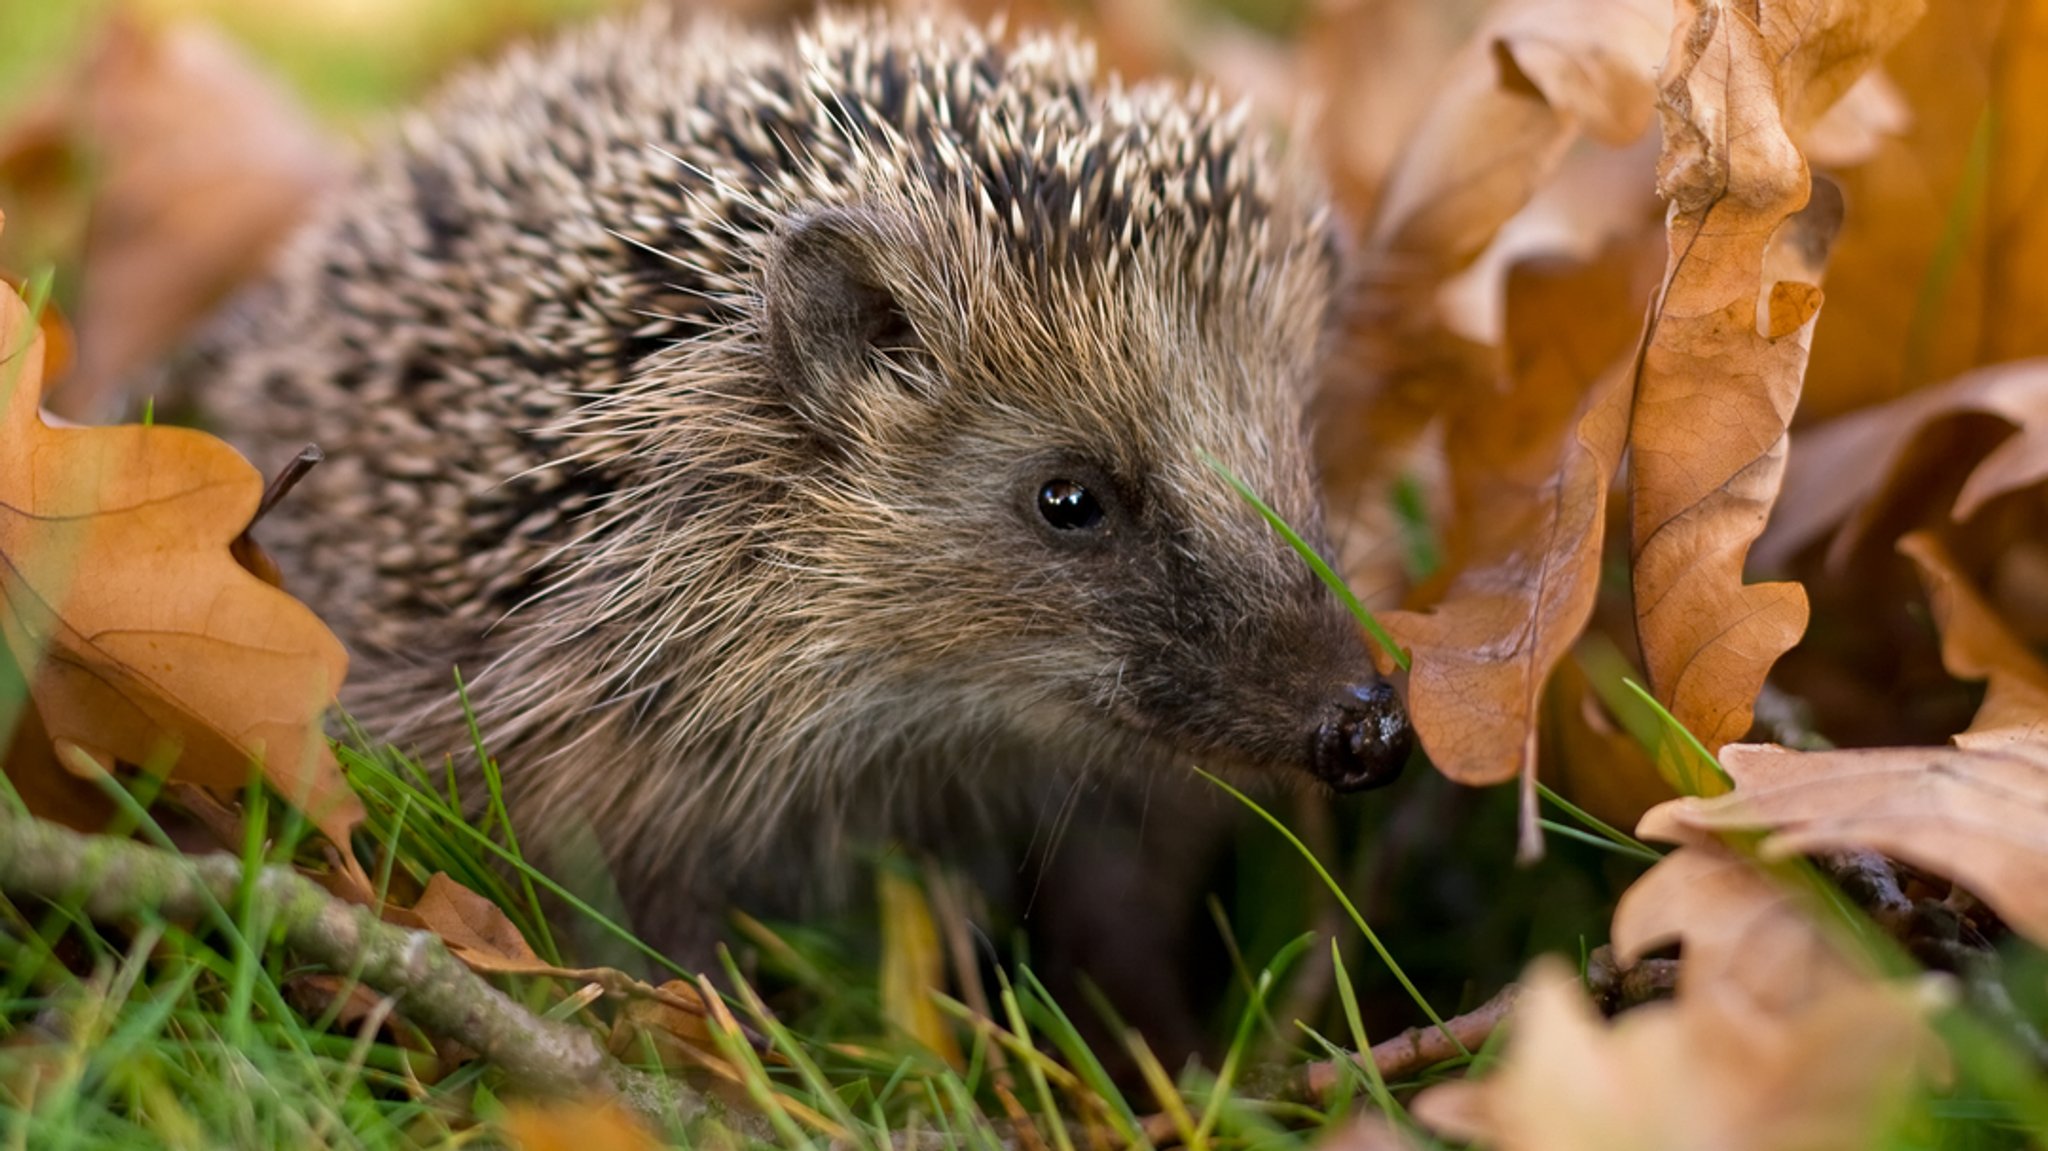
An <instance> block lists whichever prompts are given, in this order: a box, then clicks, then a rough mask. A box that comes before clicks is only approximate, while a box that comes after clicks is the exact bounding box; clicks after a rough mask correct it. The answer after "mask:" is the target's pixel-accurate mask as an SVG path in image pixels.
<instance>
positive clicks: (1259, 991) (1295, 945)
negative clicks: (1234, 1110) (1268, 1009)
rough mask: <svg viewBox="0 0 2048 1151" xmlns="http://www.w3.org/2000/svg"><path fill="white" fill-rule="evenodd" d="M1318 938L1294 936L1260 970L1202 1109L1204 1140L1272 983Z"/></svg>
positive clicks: (1199, 1129)
mask: <svg viewBox="0 0 2048 1151" xmlns="http://www.w3.org/2000/svg"><path fill="white" fill-rule="evenodd" d="M1315 938H1316V937H1315V933H1314V932H1312V931H1307V932H1303V933H1302V934H1300V935H1297V936H1295V937H1294V938H1293V939H1291V940H1289V941H1288V942H1287V943H1286V944H1285V945H1284V946H1282V947H1281V948H1280V950H1279V951H1277V952H1275V953H1274V955H1273V958H1272V960H1271V961H1270V962H1268V963H1267V964H1266V966H1265V968H1264V969H1263V970H1261V971H1260V972H1259V977H1258V981H1257V982H1256V983H1255V984H1254V985H1253V988H1252V997H1251V999H1250V1000H1249V1001H1248V1002H1247V1003H1246V1004H1245V1007H1244V1010H1243V1011H1242V1012H1239V1013H1238V1018H1237V1033H1236V1034H1235V1035H1234V1036H1232V1037H1231V1041H1230V1046H1229V1047H1228V1048H1226V1049H1225V1050H1224V1052H1223V1066H1222V1067H1220V1068H1218V1069H1217V1071H1216V1082H1215V1083H1214V1084H1212V1085H1211V1086H1210V1088H1209V1101H1208V1102H1207V1104H1205V1105H1204V1106H1203V1108H1202V1118H1201V1121H1200V1122H1198V1123H1196V1124H1195V1137H1196V1139H1198V1140H1199V1141H1200V1142H1201V1143H1203V1144H1206V1143H1208V1141H1209V1137H1210V1136H1211V1135H1212V1134H1214V1133H1215V1131H1216V1121H1217V1120H1218V1119H1220V1118H1221V1117H1222V1115H1223V1105H1224V1103H1225V1102H1226V1101H1227V1100H1228V1099H1229V1098H1230V1089H1231V1087H1232V1085H1233V1084H1235V1083H1236V1081H1237V1070H1238V1067H1239V1066H1240V1065H1241V1064H1242V1063H1243V1061H1244V1051H1245V1046H1246V1045H1247V1044H1248V1043H1250V1041H1251V1037H1252V1030H1253V1029H1254V1028H1255V1027H1256V1026H1257V1025H1258V1022H1259V1019H1260V1018H1261V1017H1262V1016H1263V1014H1264V1008H1265V1005H1266V994H1267V992H1269V991H1271V990H1272V989H1273V984H1274V983H1275V982H1277V981H1278V980H1279V978H1280V975H1281V974H1282V973H1283V972H1285V971H1286V970H1287V969H1288V968H1289V967H1291V966H1293V964H1294V961H1295V960H1296V959H1299V958H1300V957H1301V953H1302V952H1304V951H1306V950H1308V948H1309V945H1310V944H1312V943H1314V942H1315Z"/></svg>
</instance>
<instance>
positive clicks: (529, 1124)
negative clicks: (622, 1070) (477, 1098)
mask: <svg viewBox="0 0 2048 1151" xmlns="http://www.w3.org/2000/svg"><path fill="white" fill-rule="evenodd" d="M500 1126H502V1127H503V1128H504V1130H505V1135H506V1136H507V1138H508V1139H509V1140H510V1142H511V1144H512V1146H513V1147H515V1148H518V1151H664V1145H663V1144H662V1143H661V1142H660V1141H659V1140H657V1139H655V1137H654V1136H653V1135H651V1134H649V1133H648V1131H647V1129H646V1128H645V1127H642V1126H641V1125H640V1124H639V1123H638V1122H637V1121H635V1120H634V1119H633V1118H632V1117H631V1116H629V1115H627V1114H626V1113H625V1112H624V1111H622V1110H620V1109H619V1107H618V1105H616V1104H613V1103H559V1104H553V1105H539V1104H533V1103H512V1104H509V1105H507V1106H506V1108H505V1118H504V1120H503V1121H502V1122H501V1124H500Z"/></svg>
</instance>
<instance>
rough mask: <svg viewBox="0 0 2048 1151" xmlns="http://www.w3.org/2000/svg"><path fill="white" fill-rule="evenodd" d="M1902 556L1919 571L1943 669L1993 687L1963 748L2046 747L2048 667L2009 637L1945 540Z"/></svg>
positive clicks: (1919, 536)
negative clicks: (1990, 744) (1996, 742)
mask: <svg viewBox="0 0 2048 1151" xmlns="http://www.w3.org/2000/svg"><path fill="white" fill-rule="evenodd" d="M1899 550H1900V551H1901V552H1903V553H1905V554H1906V555H1907V556H1908V557H1910V558H1911V559H1912V560H1913V562H1914V563H1916V564H1918V565H1919V566H1920V578H1921V579H1922V580H1923V581H1924V582H1925V583H1926V584H1927V598H1928V600H1929V601H1930V602H1931V603H1932V604H1933V605H1934V621H1935V625H1936V626H1938V627H1939V628H1940V629H1941V662H1942V664H1943V666H1945V667H1947V668H1948V673H1949V674H1950V675H1952V676H1955V677H1956V678H1957V679H1982V680H1989V681H1990V685H1989V687H1988V688H1987V690H1986V691H1985V693H1984V703H1983V704H1982V705H1981V706H1980V707H1978V709H1977V717H1976V719H1975V720H1973V721H1971V723H1970V730H1969V731H1968V732H1966V733H1964V734H1963V735H1961V736H1958V737H1957V740H1956V741H1957V742H1958V743H1963V744H1965V745H1966V746H1969V745H1981V744H1982V743H1983V742H1985V741H1986V740H1988V739H1991V738H1994V737H1995V738H1997V739H2021V740H2033V741H2042V742H2048V665H2044V664H2042V662H2041V660H2040V658H2039V657H2038V656H2036V655H2035V654H2034V652H2033V650H2032V649H2031V648H2029V647H2028V646H2027V645H2026V644H2024V643H2022V642H2020V640H2019V637H2017V636H2015V635H2013V634H2012V632H2011V630H2010V629H2008V628H2007V627H2006V626H2005V623H2004V621H2002V620H2000V619H1999V618H1998V616H1997V614H1996V613H1995V612H1993V611H1992V610H1991V605H1989V604H1987V603H1985V602H1984V597H1983V596H1981V595H1979V594H1978V593H1977V589H1976V588H1975V587H1974V586H1973V585H1972V584H1971V583H1970V581H1969V579H1968V578H1967V577H1965V576H1964V575H1963V573H1962V572H1961V571H1960V570H1958V569H1957V567H1956V562H1955V557H1953V556H1951V555H1950V554H1949V551H1948V548H1947V546H1946V545H1945V544H1943V543H1942V541H1941V537H1940V536H1938V535H1935V534H1934V533H1932V532H1914V533H1913V534H1911V535H1909V536H1907V537H1905V538H1904V539H1901V540H1900V541H1899Z"/></svg>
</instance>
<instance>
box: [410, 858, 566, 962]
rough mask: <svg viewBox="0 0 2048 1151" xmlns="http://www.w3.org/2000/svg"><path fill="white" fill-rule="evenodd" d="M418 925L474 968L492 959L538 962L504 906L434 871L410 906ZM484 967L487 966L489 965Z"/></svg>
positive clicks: (537, 957) (538, 959)
mask: <svg viewBox="0 0 2048 1151" xmlns="http://www.w3.org/2000/svg"><path fill="white" fill-rule="evenodd" d="M412 914H413V917H414V918H415V919H416V920H417V921H418V926H420V927H423V928H425V929H426V930H428V931H431V932H433V933H434V934H436V935H438V936H440V937H441V941H442V942H443V943H446V944H447V945H448V949H449V950H450V951H453V952H454V953H455V956H456V958H458V959H460V960H462V961H463V962H464V963H468V964H469V965H470V966H471V967H473V968H474V967H477V965H478V963H479V962H482V963H484V964H486V965H488V964H489V963H491V962H493V961H503V962H510V963H513V964H539V963H540V956H538V955H535V954H534V953H533V948H532V947H530V946H528V945H527V942H526V937H525V936H523V935H521V934H520V933H519V928H518V927H517V926H515V925H514V924H513V922H512V920H511V918H510V917H508V916H507V915H506V914H505V911H504V909H503V908H501V907H499V906H498V905H497V904H495V903H492V902H491V901H490V900H488V899H485V898H484V897H483V896H481V895H478V894H477V893H476V892H474V891H471V890H470V889H469V888H467V887H464V886H463V885H462V884H460V883H457V882H456V881H455V880H453V879H451V878H449V876H448V875H447V874H446V873H445V872H439V871H437V872H435V873H434V874H433V876H432V877H431V878H429V879H428V880H427V886H426V889H425V890H424V891H422V892H420V897H419V899H417V900H415V901H414V902H413V905H412ZM484 969H489V968H488V967H486V968H484Z"/></svg>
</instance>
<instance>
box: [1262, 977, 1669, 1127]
mask: <svg viewBox="0 0 2048 1151" xmlns="http://www.w3.org/2000/svg"><path fill="white" fill-rule="evenodd" d="M1677 985H1678V962H1677V961H1676V960H1671V959H1645V960H1643V961H1641V962H1639V963H1637V964H1636V965H1635V966H1633V967H1626V968H1624V967H1621V966H1619V965H1618V964H1616V963H1615V961H1614V954H1613V952H1612V951H1610V950H1609V949H1608V948H1605V947H1601V948H1596V949H1595V950H1594V951H1593V953H1592V955H1590V956H1589V957H1588V959H1587V963H1586V990H1587V992H1588V993H1590V994H1591V995H1592V996H1593V998H1594V999H1595V1000H1597V1001H1598V1002H1599V1003H1600V1005H1601V1008H1602V1009H1603V1010H1605V1011H1606V1012H1607V1013H1609V1014H1614V1013H1616V1012H1619V1011H1623V1010H1626V1009H1627V1008H1630V1007H1634V1006H1636V1005H1638V1004H1642V1003H1647V1002H1649V1001H1650V1000H1653V999H1661V998H1664V997H1666V996H1668V995H1670V994H1671V991H1672V989H1673V988H1674V987H1676V986H1677ZM1521 992H1522V988H1521V985H1520V984H1517V983H1510V984H1508V985H1507V986H1506V987H1503V988H1501V990H1500V993H1499V994H1498V995H1495V996H1494V997H1493V998H1492V999H1489V1000H1487V1001H1486V1002H1485V1003H1482V1004H1480V1005H1479V1006H1478V1007H1476V1008H1473V1009H1472V1010H1471V1011H1467V1012H1466V1013H1464V1014H1463V1015H1459V1016H1457V1017H1455V1018H1452V1019H1447V1020H1445V1021H1444V1024H1443V1026H1442V1027H1437V1026H1435V1025H1431V1026H1428V1027H1411V1028H1409V1029H1408V1030H1406V1031H1403V1032H1402V1033H1401V1034H1399V1035H1396V1036H1394V1037H1393V1038H1392V1039H1389V1040H1386V1041H1385V1042H1382V1043H1375V1044H1373V1046H1372V1051H1371V1052H1370V1053H1369V1054H1368V1055H1367V1056H1366V1057H1365V1058H1370V1059H1371V1060H1372V1062H1373V1065H1374V1066H1375V1067H1377V1068H1378V1069H1379V1073H1380V1076H1381V1077H1382V1078H1385V1079H1404V1078H1407V1077H1409V1076H1412V1075H1415V1074H1417V1073H1419V1072H1422V1071H1425V1070H1428V1069H1429V1068H1431V1067H1434V1066H1436V1065H1437V1064H1439V1063H1448V1062H1450V1061H1451V1060H1453V1059H1457V1058H1460V1057H1463V1056H1464V1055H1466V1054H1467V1053H1468V1052H1470V1051H1476V1050H1478V1049H1479V1047H1480V1046H1481V1045H1482V1044H1484V1043H1485V1042H1486V1041H1487V1040H1488V1039H1489V1038H1491V1037H1492V1035H1493V1032H1494V1029H1495V1028H1498V1027H1499V1026H1501V1025H1502V1024H1503V1023H1506V1022H1507V1021H1508V1019H1509V1018H1510V1017H1511V1016H1512V1015H1513V1014H1514V1007H1515V1000H1516V999H1517V998H1518V997H1519V996H1520V995H1521ZM1453 1040H1455V1041H1456V1043H1455V1044H1454V1042H1453ZM1456 1044H1463V1047H1462V1048H1461V1047H1459V1046H1457V1045H1456ZM1351 1058H1352V1060H1353V1061H1355V1062H1358V1063H1359V1064H1361V1065H1363V1063H1364V1061H1365V1060H1364V1058H1361V1057H1360V1056H1357V1055H1353V1056H1352V1057H1351ZM1345 1075H1346V1070H1345V1068H1344V1067H1343V1065H1342V1064H1341V1063H1338V1062H1335V1061H1328V1062H1322V1063H1311V1064H1309V1065H1307V1066H1306V1067H1303V1068H1301V1069H1300V1070H1299V1071H1298V1072H1295V1073H1294V1074H1292V1075H1290V1076H1287V1077H1286V1079H1285V1081H1284V1083H1283V1086H1282V1088H1281V1091H1280V1094H1281V1095H1282V1096H1283V1097H1285V1098H1293V1099H1304V1100H1314V1101H1321V1100H1324V1099H1327V1098H1329V1096H1330V1095H1331V1094H1332V1093H1334V1092H1335V1091H1336V1089H1337V1086H1338V1084H1339V1083H1341V1082H1342V1081H1343V1079H1344V1076H1345Z"/></svg>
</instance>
